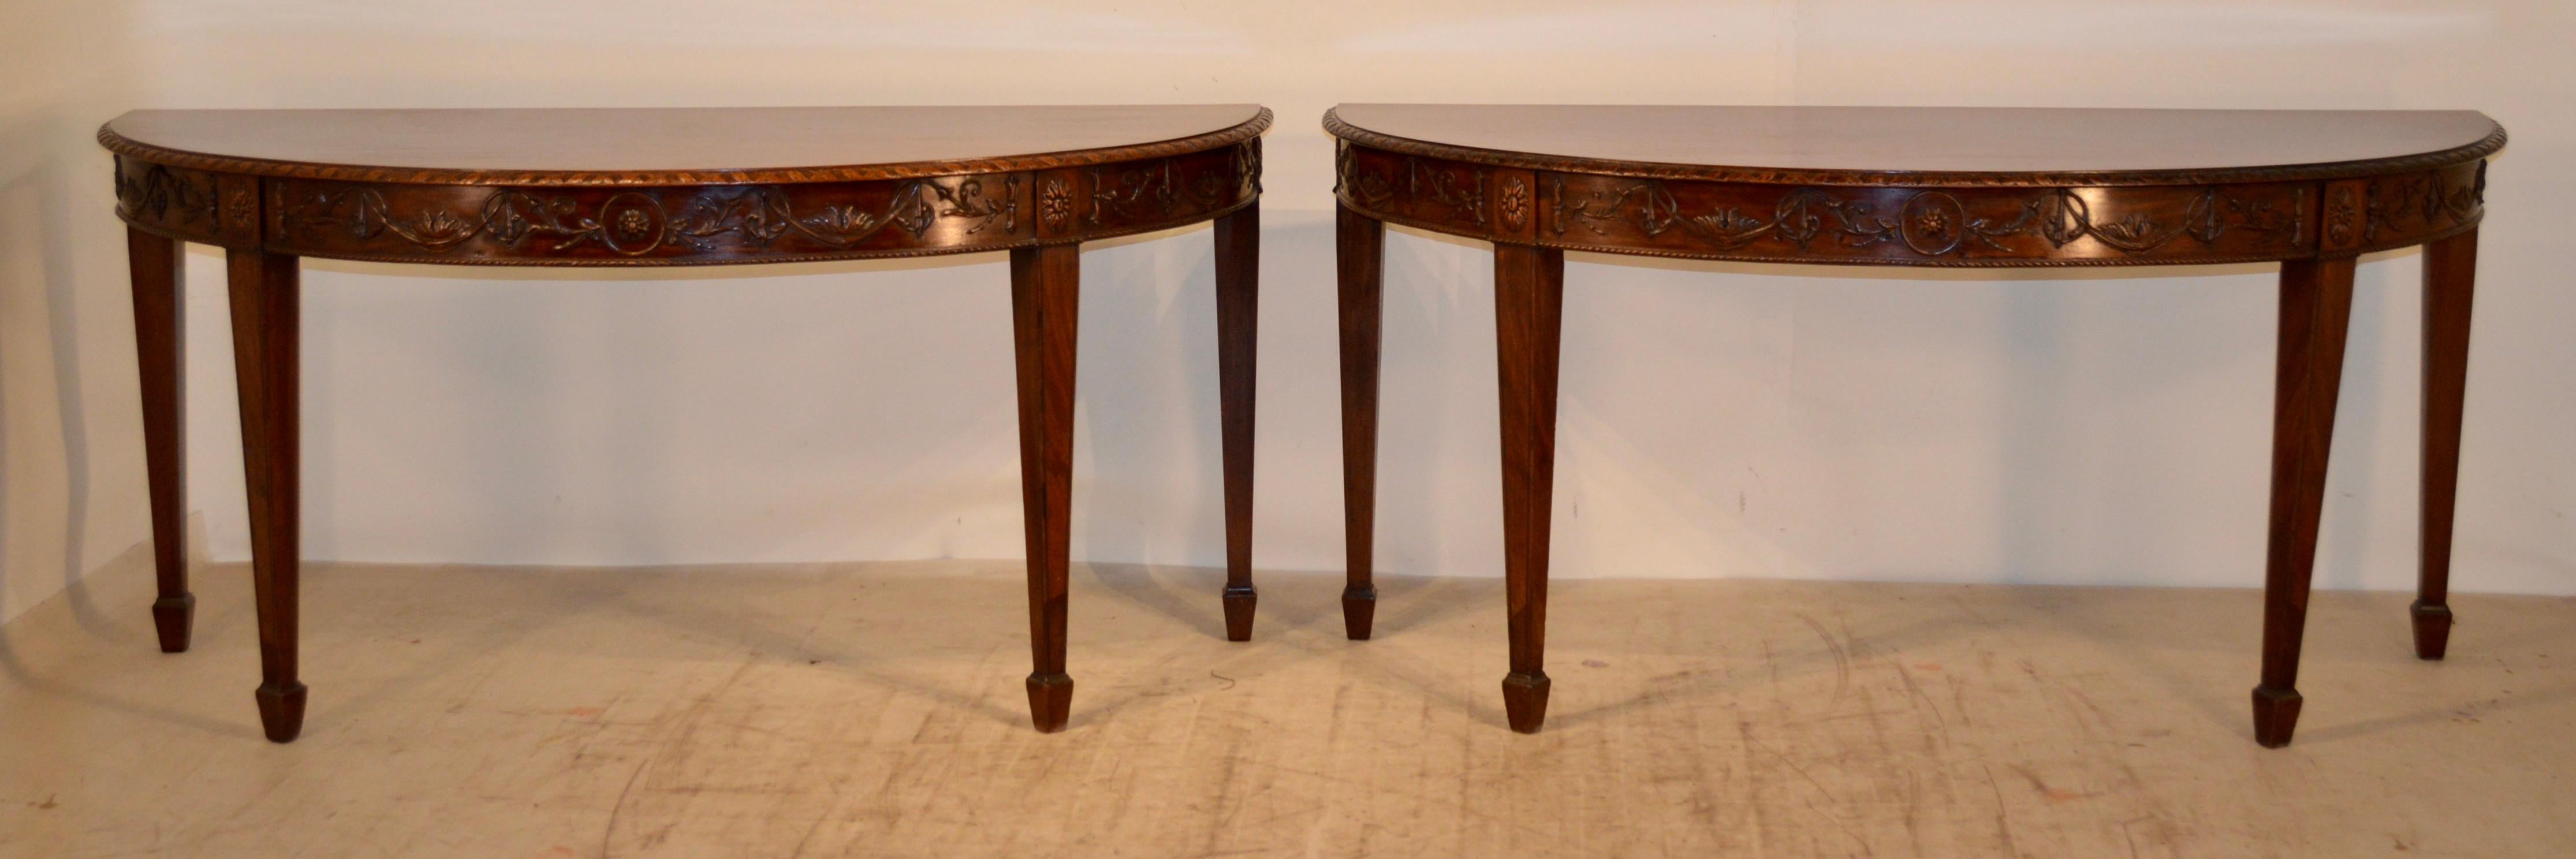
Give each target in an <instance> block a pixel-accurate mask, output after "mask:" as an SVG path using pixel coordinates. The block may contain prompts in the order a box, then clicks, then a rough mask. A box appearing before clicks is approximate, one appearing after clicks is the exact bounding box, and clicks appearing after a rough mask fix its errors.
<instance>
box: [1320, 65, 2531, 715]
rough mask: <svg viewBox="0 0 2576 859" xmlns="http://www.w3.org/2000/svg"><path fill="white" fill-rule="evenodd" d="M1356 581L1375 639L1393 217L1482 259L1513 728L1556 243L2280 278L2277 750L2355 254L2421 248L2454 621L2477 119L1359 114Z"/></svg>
mask: <svg viewBox="0 0 2576 859" xmlns="http://www.w3.org/2000/svg"><path fill="white" fill-rule="evenodd" d="M1324 127H1325V129H1326V130H1328V131H1330V132H1331V133H1332V134H1333V135H1334V136H1335V137H1338V138H1340V141H1339V143H1338V146H1339V152H1338V156H1337V158H1338V162H1339V163H1338V171H1337V179H1338V181H1337V183H1336V185H1335V193H1336V195H1337V196H1338V197H1339V199H1340V204H1341V205H1340V226H1339V242H1340V269H1341V271H1340V284H1341V285H1340V301H1341V352H1342V433H1343V442H1342V444H1343V468H1344V493H1345V499H1346V510H1345V517H1346V521H1347V525H1348V540H1349V546H1348V551H1349V576H1350V580H1349V585H1348V587H1347V589H1346V590H1345V591H1344V596H1343V613H1344V614H1343V617H1344V621H1345V623H1346V624H1347V631H1348V634H1349V636H1350V637H1351V638H1367V637H1368V634H1369V621H1370V616H1371V610H1372V608H1373V606H1374V605H1375V601H1376V598H1377V591H1376V589H1375V587H1374V586H1373V584H1372V583H1371V578H1370V573H1371V569H1370V543H1371V540H1372V537H1373V528H1372V519H1373V513H1374V506H1375V498H1374V492H1375V486H1376V446H1377V402H1378V348H1379V324H1378V323H1379V315H1380V309H1381V305H1382V303H1383V298H1382V292H1381V285H1380V282H1379V279H1380V277H1381V271H1380V269H1381V264H1380V253H1381V247H1382V242H1383V240H1384V227H1383V223H1386V222H1392V223H1396V224H1403V225H1406V226H1411V227H1415V228H1419V229H1426V230H1432V231H1436V232H1441V233H1448V234H1452V235H1459V236H1466V237H1470V238H1476V239H1483V240H1486V241H1490V242H1492V243H1493V244H1494V307H1495V309H1494V326H1495V333H1496V338H1497V346H1498V350H1497V351H1498V356H1497V358H1498V361H1497V365H1498V374H1497V375H1498V376H1499V380H1500V385H1501V404H1502V408H1501V412H1502V465H1503V541H1504V556H1503V557H1504V561H1503V570H1504V576H1505V578H1506V579H1507V584H1506V590H1507V592H1508V595H1509V596H1508V602H1509V626H1510V638H1511V671H1510V673H1509V674H1508V675H1506V676H1505V677H1504V679H1503V703H1504V706H1505V709H1506V711H1507V713H1508V716H1509V718H1510V721H1511V726H1512V728H1513V729H1514V730H1518V731H1523V732H1530V731H1536V730H1538V728H1539V724H1540V722H1541V721H1542V719H1543V718H1544V716H1545V712H1546V707H1547V692H1548V677H1547V673H1546V672H1545V671H1544V670H1543V668H1542V663H1541V659H1540V656H1541V650H1542V644H1543V642H1544V640H1545V634H1546V633H1545V631H1546V622H1547V563H1548V557H1547V551H1548V513H1549V504H1550V498H1549V491H1550V484H1551V482H1552V479H1553V472H1554V469H1555V433H1556V390H1557V343H1558V329H1559V312H1560V309H1561V308H1562V307H1563V303H1564V272H1565V252H1566V251H1568V250H1576V251H1592V252H1599V253H1614V254H1642V255H1648V256H1666V257H1687V258H1692V259H1709V260H1749V261H1762V262H1784V263H1823V264H1834V265H1909V266H1982V267H2007V266H2118V265H2180V264H2203V263H2245V262H2279V263H2280V264H2281V277H2280V304H2281V310H2280V338H2279V347H2278V348H2279V365H2278V367H2277V369H2276V371H2275V372H2276V375H2275V383H2274V384H2275V392H2274V399H2273V402H2274V406H2273V409H2274V411H2273V427H2272V490H2271V531H2270V537H2269V540H2268V547H2267V550H2266V560H2265V576H2264V583H2265V592H2264V600H2263V668H2262V681H2261V684H2260V685H2258V686H2256V687H2255V688H2254V696H2253V703H2254V736H2255V739H2256V740H2257V741H2258V742H2260V743H2262V744H2263V745H2265V746H2275V747H2277V746H2281V745H2284V744H2287V743H2288V742H2289V741H2290V734H2291V730H2292V728H2293V726H2294V725H2295V724H2296V723H2297V720H2298V716H2299V704H2300V698H2299V693H2298V691H2297V689H2296V681H2297V679H2298V666H2299V638H2300V632H2301V627H2302V626H2303V625H2304V623H2305V622H2306V617H2307V603H2308V582H2309V575H2310V572H2311V569H2312V567H2313V565H2314V561H2315V558H2316V540H2317V519H2318V511H2319V507H2320V506H2321V505H2322V502H2323V496H2324V492H2325V476H2326V452H2327V447H2328V445H2329V443H2330V442H2331V441H2332V440H2333V433H2334V411H2335V395H2336V387H2337V385H2338V383H2339V380H2340V377H2341V374H2342V370H2343V352H2344V335H2345V327H2346V322H2347V321H2348V319H2349V316H2350V312H2351V308H2352V277H2353V263H2354V258H2355V257H2357V256H2359V255H2361V254H2364V253H2370V252H2373V251H2383V250H2389V249H2393V248H2403V247H2408V246H2412V245H2423V246H2424V248H2425V249H2424V450H2423V468H2424V479H2423V507H2422V513H2423V537H2422V547H2423V548H2422V556H2421V577H2422V580H2421V582H2422V586H2421V591H2420V594H2419V597H2418V599H2417V600H2416V602H2415V604H2414V609H2413V616H2414V617H2413V619H2414V634H2415V651H2416V654H2417V655H2418V656H2420V657H2422V658H2424V659H2440V658H2441V657H2442V652H2443V647H2444V643H2445V642H2446V640H2447V639H2448V636H2449V633H2450V628H2451V610H2450V608H2449V607H2448V606H2447V605H2446V604H2445V596H2446V592H2447V588H2448V584H2449V579H2450V554H2451V551H2450V550H2451V514H2452V506H2453V505H2452V499H2453V490H2454V488H2455V486H2456V484H2457V482H2458V480H2457V478H2458V465H2459V441H2460V404H2461V395H2462V389H2463V387H2464V380H2465V376H2466V370H2467V363H2468V344H2469V302H2470V295H2471V280H2472V276H2473V274H2474V272H2475V270H2476V266H2477V227H2478V221H2479V218H2480V216H2481V215H2482V214H2483V209H2482V198H2483V192H2484V189H2485V183H2486V160H2485V159H2486V157H2487V156H2488V155H2490V154H2493V153H2494V152H2496V151H2497V150H2498V149H2500V148H2502V147H2503V146H2504V140H2505V135H2504V130H2503V129H2502V128H2500V127H2498V126H2497V125H2496V123H2495V122H2494V121H2493V120H2490V119H2488V118H2487V117H2485V116H2484V115H2481V114H2478V113H2475V112H2469V111H2438V112H2436V111H2206V110H2155V111H2150V110H2041V109H2031V110H2014V109H1943V108H1925V109H1915V108H1823V107H1806V108H1802V107H1780V108H1765V107H1548V106H1509V105H1473V106H1471V105H1386V104H1364V105H1343V106H1341V107H1338V108H1335V109H1334V110H1332V111H1331V112H1328V113H1326V114H1325V115H1324Z"/></svg>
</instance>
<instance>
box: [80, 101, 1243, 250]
mask: <svg viewBox="0 0 2576 859" xmlns="http://www.w3.org/2000/svg"><path fill="white" fill-rule="evenodd" d="M1087 110H1088V109H1087V108H1031V107H990V108H792V109H791V108H777V109H749V110H718V109H640V110H601V111H581V110H471V111H438V110H426V111H137V112H135V113H129V114H126V115H125V116H121V117H118V118H117V119H115V120H113V121H111V122H109V123H108V124H107V125H106V126H105V127H103V128H101V129H100V130H99V140H100V142H101V143H102V144H103V145H105V146H106V147H107V148H108V149H109V150H111V151H113V152H115V153H117V192H118V200H119V206H118V210H119V213H120V214H121V215H123V216H124V217H125V219H126V221H127V222H128V223H129V224H132V225H134V226H136V227H138V228H141V229H144V230H147V231H151V232H155V233H158V234H161V235H165V236H169V237H172V238H178V239H185V240H188V241H195V242H204V243H207V244H217V245H222V246H225V247H241V246H245V245H256V246H258V247H261V248H262V249H264V250H269V251H272V252H277V253H286V254H293V255H296V256H309V257H330V258H336V259H356V260H379V261H387V262H409V263H427V264H483V265H585V266H587V265H715V264H724V265H730V264H740V263H752V262H784V261H794V260H810V259H848V258H863V257H894V256H918V255H923V254H942V253H962V252H969V251H979V250H1007V249H1010V248H1014V247H1027V246H1030V245H1035V244H1052V243H1061V242H1082V241H1089V240H1094V239H1101V238H1108V237H1112V236H1120V235H1128V234H1133V233H1141V232H1150V231H1153V230H1161V229H1168V228H1171V227H1177V226H1183V225H1187V224H1193V223H1197V222H1200V221H1206V220H1210V219H1213V218H1216V217H1218V216H1221V215H1224V214H1226V213H1228V212H1231V211H1233V210H1235V209H1238V208H1241V207H1243V206H1246V205H1250V203H1251V201H1252V200H1253V199H1254V198H1255V197H1257V196H1258V195H1259V176H1260V172H1261V146H1260V139H1259V135H1260V133H1261V131H1262V130H1264V129H1266V128H1268V127H1269V124H1270V114H1269V111H1267V110H1265V109H1262V108H1258V107H1255V106H1251V105H1241V106H1235V105H1216V106H1206V105H1171V106H1151V107H1117V108H1103V109H1102V110H1103V111H1104V113H1103V114H1102V115H1101V116H1098V117H1091V118H1085V117H1084V116H1083V114H1084V112H1085V111H1087ZM441 123H455V124H456V127H454V128H446V127H445V126H442V125H441ZM431 126H438V127H441V128H442V129H444V130H442V131H439V132H437V133H436V134H431V135H429V136H428V137H427V138H426V139H418V138H416V137H415V136H414V135H413V134H412V132H416V131H418V130H420V129H422V128H425V127H431ZM655 129H661V132H660V133H659V134H657V133H656V132H655ZM997 129H1000V130H997ZM1049 130H1060V131H1063V132H1064V136H1062V137H1047V136H1045V135H1046V133H1047V132H1048V131H1049ZM880 138H882V139H880ZM869 155H883V156H886V157H887V158H889V159H903V160H900V161H887V162H869V161H865V160H861V159H864V158H865V157H866V156H869ZM798 156H803V157H809V158H813V159H815V160H813V161H810V162H804V163H803V164H798V163H796V162H793V161H791V160H789V159H793V158H795V157H798ZM334 158H337V159H344V161H333V160H331V159H334ZM583 159H596V160H597V163H598V164H600V165H603V166H596V167H590V168H582V167H579V166H578V165H579V164H581V163H582V161H583ZM567 165H574V166H569V167H568V166H567ZM781 165H784V166H781ZM811 165H822V166H811ZM219 182H220V183H221V184H223V185H224V187H221V188H219V187H217V185H218V184H219ZM219 198H220V199H219Z"/></svg>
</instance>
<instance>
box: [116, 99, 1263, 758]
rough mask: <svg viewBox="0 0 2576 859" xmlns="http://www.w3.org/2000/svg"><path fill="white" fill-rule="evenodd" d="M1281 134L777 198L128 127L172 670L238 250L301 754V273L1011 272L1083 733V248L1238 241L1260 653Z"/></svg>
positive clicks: (1235, 473)
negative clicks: (1263, 457) (192, 451)
mask: <svg viewBox="0 0 2576 859" xmlns="http://www.w3.org/2000/svg"><path fill="white" fill-rule="evenodd" d="M1269 122H1270V112H1269V111H1268V110H1266V109H1264V110H1259V111H1258V112H1257V113H1256V114H1255V115H1254V116H1253V117H1252V118H1251V119H1250V120H1248V121H1245V122H1242V123H1241V124H1238V125H1235V126H1232V127H1230V128H1224V129H1221V130H1218V131H1214V132H1209V133H1207V134H1201V135H1198V136H1195V137H1188V138H1180V139H1174V140H1164V141H1159V142H1152V143H1142V144H1137V145H1133V146H1125V147H1115V148H1109V149H1090V150H1081V151H1078V152H1068V153H1059V154H1056V155H1031V156H1013V157H1005V158H993V159H981V160H978V161H963V162H937V163H925V164H896V165H878V166H858V167H846V168H813V169H794V170H786V171H771V173H772V174H775V175H765V176H764V177H763V178H766V179H774V180H776V181H748V182H735V181H726V180H727V179H728V177H727V176H720V175H712V174H708V175H701V174H685V173H662V174H625V173H605V172H603V173H600V174H596V175H585V174H579V173H565V172H560V171H558V172H550V173H542V174H541V173H533V172H531V173H472V172H459V171H433V170H407V169H395V168H380V167H356V166H347V165H320V164H304V163H296V162H277V161H260V160H255V159H247V158H227V157H219V156H210V155H202V154H195V153H188V152H179V151H175V150H166V149H158V148H155V147H153V146H150V145H146V144H140V143H136V142H134V141H129V140H126V139H124V138H123V137H120V136H118V135H117V134H115V133H114V132H112V131H110V130H109V129H106V128H102V129H101V130H100V134H99V139H100V142H101V143H102V144H103V145H105V146H106V147H107V148H108V149H109V150H111V151H112V152H113V153H114V162H115V163H114V168H115V182H116V199H117V205H116V213H117V216H118V217H119V218H121V219H123V220H124V221H125V223H126V224H127V226H128V230H127V238H128V242H129V245H130V247H131V251H130V255H131V262H132V278H133V289H134V301H135V326H136V341H137V348H138V355H139V356H140V359H141V366H142V375H143V379H142V389H143V399H144V404H143V406H144V408H143V411H144V417H145V421H144V423H145V432H144V435H145V439H144V442H145V456H146V465H147V469H148V471H149V473H150V475H151V478H152V479H151V484H152V485H151V488H150V495H151V505H152V519H153V533H154V558H155V564H156V568H155V571H156V574H157V582H158V587H159V598H158V599H157V600H156V601H155V602H154V603H153V617H154V621H155V624H156V627H157V629H158V632H159V635H160V639H161V646H162V649H163V650H165V651H170V652H178V651H183V650H186V649H187V647H188V638H189V632H190V625H191V622H192V618H193V609H194V605H195V598H194V596H193V595H192V594H190V592H189V591H188V581H187V570H186V561H185V557H184V554H183V553H182V552H181V551H180V549H181V540H180V537H179V535H180V522H181V519H182V515H183V513H184V509H183V501H184V498H185V490H184V485H183V479H184V477H185V468H184V460H183V458H182V453H183V452H184V450H185V437H184V436H185V433H184V425H183V421H182V419H181V418H182V415H183V414H184V408H183V403H184V391H183V390H182V386H181V385H180V381H179V380H180V379H182V378H183V377H184V375H185V374H184V372H183V369H184V368H183V367H182V366H181V363H180V362H181V355H182V354H183V353H184V351H185V350H184V348H183V346H182V335H183V331H184V327H185V326H184V324H183V320H182V319H181V318H180V311H181V309H182V308H183V307H184V305H185V302H184V301H182V300H181V298H180V290H181V284H182V282H183V278H182V277H181V272H180V270H179V267H180V266H181V265H182V264H183V263H184V260H185V254H183V253H180V249H179V243H181V242H198V243H202V244H208V245H215V246H218V247H222V248H225V249H226V251H227V253H226V257H227V267H228V269H229V282H230V293H231V311H232V324H233V341H234V346H235V370H236V372H237V374H238V376H239V385H238V387H239V393H240V396H241V400H242V409H241V416H242V443H243V449H244V453H243V456H244V462H245V465H246V469H245V470H246V473H247V480H246V488H247V490H248V493H249V495H250V528H251V541H252V574H253V575H252V577H253V583H254V589H255V590H256V598H255V603H256V605H257V607H258V615H259V617H258V623H259V629H260V655H261V683H260V686H259V688H258V690H257V695H256V697H257V700H258V704H259V712H260V719H261V723H262V727H263V729H264V732H265V733H266V734H267V736H268V738H269V739H271V740H273V741H277V742H288V741H291V740H293V739H295V738H296V737H297V736H298V735H299V733H300V732H301V730H302V724H303V718H304V710H305V701H306V698H307V690H306V687H305V685H304V683H303V682H302V681H301V678H300V677H299V676H298V669H297V649H298V644H297V639H298V628H299V613H300V609H299V604H298V587H299V585H298V577H297V571H298V566H299V563H298V562H299V557H298V556H299V551H298V548H297V545H298V533H299V522H298V501H297V499H298V497H299V493H298V488H299V487H298V484H299V478H298V470H297V464H298V449H299V445H298V443H297V431H296V425H297V423H298V420H297V418H296V415H297V408H298V390H297V371H296V369H295V367H296V364H297V359H296V355H297V349H298V343H299V339H300V338H299V334H298V304H299V283H298V280H299V273H298V272H299V269H298V259H299V258H301V257H323V258H332V259H347V260H363V261H381V262H394V263H413V264H429V265H509V266H593V267H597V266H670V265H738V264H757V263H776V262H794V261H802V260H830V259H857V258H873V257H905V256H925V255H935V254H958V253H978V252H989V251H1007V252H1009V254H1010V257H1011V272H1012V276H1011V291H1012V319H1013V332H1014V337H1013V351H1014V354H1015V356H1016V366H1017V371H1016V373H1015V375H1016V378H1017V384H1018V388H1019V436H1020V445H1021V467H1022V490H1023V496H1022V500H1023V509H1024V513H1025V518H1026V530H1027V534H1026V536H1027V542H1028V558H1029V570H1028V573H1029V597H1030V605H1029V611H1030V632H1031V642H1030V646H1031V650H1032V657H1033V663H1034V665H1033V668H1034V670H1033V671H1032V672H1031V673H1030V675H1029V678H1028V681H1027V689H1028V694H1029V704H1030V715H1031V718H1032V721H1033V722H1034V723H1035V725H1036V727H1037V729H1038V730H1040V731H1056V730H1060V729H1062V728H1063V727H1064V726H1065V724H1066V722H1067V719H1068V717H1069V715H1070V711H1071V700H1072V693H1073V679H1072V678H1071V676H1069V675H1068V674H1067V673H1066V670H1065V638H1066V611H1065V610H1066V604H1065V595H1066V574H1067V567H1068V564H1069V562H1070V559H1069V557H1068V553H1067V548H1068V547H1069V545H1070V536H1069V535H1070V527H1071V521H1072V519H1071V511H1070V509H1069V507H1070V498H1071V496H1070V486H1071V481H1072V477H1071V475H1072V453H1071V451H1072V443H1073V396H1074V391H1073V382H1074V335H1075V332H1076V326H1075V316H1076V310H1077V308H1078V306H1079V294H1080V289H1079V276H1080V270H1081V267H1080V265H1079V258H1078V254H1079V251H1080V245H1081V243H1082V242H1086V241H1091V240H1095V239H1102V238H1108V237H1113V236H1121V235H1128V234H1133V233H1142V232H1150V231H1154V230H1162V229H1169V228H1173V227H1180V226H1185V225H1189V224H1193V223H1198V222H1201V221H1212V222H1214V224H1215V230H1214V232H1215V242H1216V268H1217V277H1216V280H1217V284H1216V288H1217V302H1216V304H1217V318H1216V320H1215V322H1216V326H1217V332H1218V336H1217V339H1218V349H1217V351H1218V363H1219V365H1220V366H1219V371H1218V375H1219V383H1220V393H1221V394H1222V396H1221V397H1220V400H1221V403H1220V410H1221V412H1222V415H1221V417H1222V430H1223V435H1224V439H1223V449H1224V459H1225V484H1226V485H1225V502H1224V503H1225V514H1224V515H1225V524H1226V560H1227V565H1226V566H1227V569H1226V572H1227V575H1226V584H1225V586H1224V589H1223V590H1222V591H1221V592H1220V594H1219V595H1218V596H1219V598H1220V599H1221V601H1222V605H1223V607H1224V616H1225V632H1226V636H1227V638H1228V639H1230V640H1234V641H1243V640H1248V639H1249V638H1250V636H1251V629H1252V619H1253V607H1254V604H1255V600H1256V594H1255V591H1254V588H1253V584H1252V578H1251V568H1250V563H1251V538H1252V537H1251V533H1252V532H1251V519H1252V510H1251V499H1252V484H1251V480H1252V434H1251V433H1252V424H1253V421H1252V414H1253V402H1252V396H1253V373H1254V361H1253V358H1254V354H1255V344H1254V335H1255V330H1256V327H1257V325H1256V307H1257V303H1258V286H1257V273H1258V253H1259V242H1260V220H1259V202H1260V196H1261V168H1262V163H1261V139H1260V136H1259V135H1260V134H1261V132H1262V131H1264V130H1265V129H1266V128H1267V127H1268V126H1269Z"/></svg>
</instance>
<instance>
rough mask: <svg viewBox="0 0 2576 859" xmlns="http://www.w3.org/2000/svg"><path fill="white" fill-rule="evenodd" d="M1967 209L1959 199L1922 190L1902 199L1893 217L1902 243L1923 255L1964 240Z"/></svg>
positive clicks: (1942, 251)
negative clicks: (1903, 206) (1896, 215)
mask: <svg viewBox="0 0 2576 859" xmlns="http://www.w3.org/2000/svg"><path fill="white" fill-rule="evenodd" d="M1967 222H1968V209H1967V207H1966V206H1963V205H1960V203H1959V198H1957V197H1953V196H1951V195H1949V194H1946V193H1943V192H1940V191H1926V192H1924V193H1921V194H1916V195H1914V196H1913V197H1911V198H1909V199H1907V200H1906V201H1905V208H1904V209H1903V210H1901V212H1900V213H1899V216H1898V218H1897V223H1898V225H1899V230H1898V232H1899V233H1900V234H1901V235H1902V237H1903V238H1904V239H1905V246H1906V247H1908V248H1912V249H1914V252H1915V253H1918V254H1922V255H1924V256H1934V257H1936V256H1940V255H1942V254H1946V253H1949V252H1951V251H1954V250H1958V249H1959V244H1960V243H1961V242H1964V241H1967V230H1966V225H1967Z"/></svg>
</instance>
